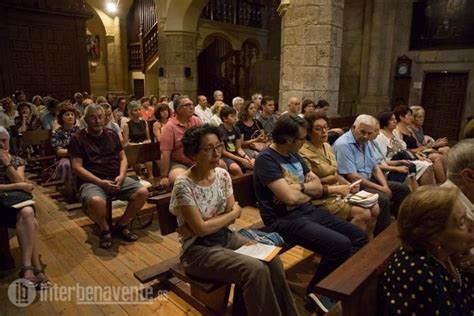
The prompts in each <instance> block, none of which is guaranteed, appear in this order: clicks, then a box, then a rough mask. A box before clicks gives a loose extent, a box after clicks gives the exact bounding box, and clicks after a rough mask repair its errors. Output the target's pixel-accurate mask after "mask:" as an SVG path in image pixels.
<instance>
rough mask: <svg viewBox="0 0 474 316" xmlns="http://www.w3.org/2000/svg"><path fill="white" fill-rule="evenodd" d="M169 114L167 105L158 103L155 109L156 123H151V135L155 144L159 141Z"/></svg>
mask: <svg viewBox="0 0 474 316" xmlns="http://www.w3.org/2000/svg"><path fill="white" fill-rule="evenodd" d="M170 114H171V113H170V108H169V107H168V104H167V103H160V104H158V106H157V107H156V108H155V118H156V121H155V123H153V135H154V137H155V141H156V142H157V141H159V139H160V135H161V131H162V129H163V126H165V124H166V123H167V122H168V119H169V118H170Z"/></svg>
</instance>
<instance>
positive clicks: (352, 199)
mask: <svg viewBox="0 0 474 316" xmlns="http://www.w3.org/2000/svg"><path fill="white" fill-rule="evenodd" d="M346 199H347V201H348V202H349V203H351V204H354V205H357V206H360V207H363V208H371V207H372V206H374V205H375V203H377V201H378V200H379V195H378V194H377V193H370V192H367V191H364V190H362V191H359V192H357V193H355V194H351V195H349V196H347V197H346Z"/></svg>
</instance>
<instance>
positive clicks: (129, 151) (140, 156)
mask: <svg viewBox="0 0 474 316" xmlns="http://www.w3.org/2000/svg"><path fill="white" fill-rule="evenodd" d="M124 151H125V155H126V156H127V161H128V166H129V167H131V166H133V165H136V164H139V163H145V162H152V163H154V162H155V161H158V160H160V158H161V152H160V144H159V143H145V144H139V145H129V146H125V147H124ZM153 169H154V170H155V169H157V168H153ZM153 173H155V172H153ZM155 179H156V178H155ZM155 186H156V183H152V188H151V191H152V192H153V190H154V188H155ZM152 194H153V193H152ZM113 200H114V198H113V197H110V196H109V197H108V198H107V200H106V216H107V223H108V224H109V226H110V227H112V201H113ZM151 220H153V217H151V219H150V221H148V222H147V223H145V224H143V226H148V225H150V224H151Z"/></svg>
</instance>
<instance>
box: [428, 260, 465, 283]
mask: <svg viewBox="0 0 474 316" xmlns="http://www.w3.org/2000/svg"><path fill="white" fill-rule="evenodd" d="M430 256H431V258H433V259H434V260H436V262H438V263H439V264H440V265H441V266H442V267H443V268H444V269H445V270H446V271H447V272H448V273H449V274H451V276H452V277H454V280H455V281H456V283H457V284H459V286H460V287H461V286H462V278H461V272H459V269H458V268H457V267H455V266H454V264H453V262H452V261H451V258H450V257H448V262H447V265H445V264H444V263H443V262H441V261H440V260H439V259H438V258H436V256H434V255H433V254H432V253H430ZM450 270H451V271H450Z"/></svg>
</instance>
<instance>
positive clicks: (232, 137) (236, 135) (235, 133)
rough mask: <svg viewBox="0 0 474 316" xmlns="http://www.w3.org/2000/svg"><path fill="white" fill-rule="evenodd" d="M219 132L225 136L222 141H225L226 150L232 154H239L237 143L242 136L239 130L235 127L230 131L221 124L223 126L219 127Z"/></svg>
mask: <svg viewBox="0 0 474 316" xmlns="http://www.w3.org/2000/svg"><path fill="white" fill-rule="evenodd" d="M219 130H220V131H221V133H222V136H223V137H222V140H223V141H224V146H225V150H226V151H228V152H230V153H233V154H237V147H236V142H237V140H238V139H240V137H241V136H242V134H241V133H240V130H239V128H238V127H235V126H233V127H232V129H231V130H230V131H229V130H228V129H227V128H225V126H224V124H221V126H219Z"/></svg>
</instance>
